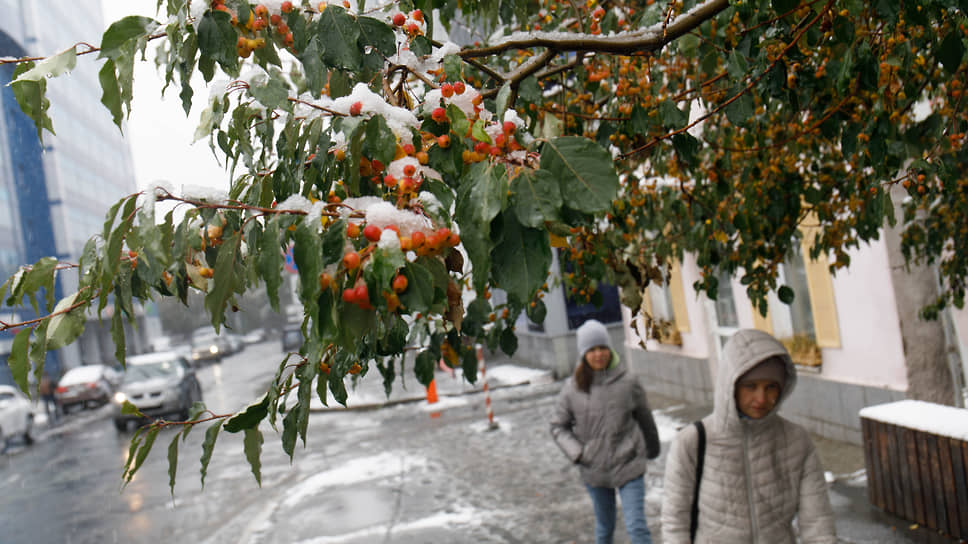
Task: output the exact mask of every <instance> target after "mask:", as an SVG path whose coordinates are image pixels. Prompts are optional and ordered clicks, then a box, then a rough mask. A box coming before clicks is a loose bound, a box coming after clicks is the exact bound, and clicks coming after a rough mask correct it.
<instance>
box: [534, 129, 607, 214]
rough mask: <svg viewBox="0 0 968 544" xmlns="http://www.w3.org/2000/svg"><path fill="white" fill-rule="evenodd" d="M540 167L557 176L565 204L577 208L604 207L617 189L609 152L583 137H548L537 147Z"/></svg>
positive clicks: (596, 210)
mask: <svg viewBox="0 0 968 544" xmlns="http://www.w3.org/2000/svg"><path fill="white" fill-rule="evenodd" d="M541 169H542V170H547V171H548V172H549V173H551V175H552V176H554V177H556V178H557V179H558V186H559V187H560V188H561V196H562V198H563V200H564V203H565V205H566V206H568V207H570V208H572V209H575V210H578V211H580V212H585V213H595V212H602V211H605V210H606V209H608V207H609V206H611V205H612V199H614V198H615V195H616V194H617V193H618V186H619V184H618V175H617V174H616V173H615V166H614V164H613V163H612V157H611V155H609V153H608V151H606V150H605V149H604V148H602V147H601V146H600V145H598V144H596V143H595V142H593V141H591V140H589V139H587V138H581V137H577V136H564V137H561V138H554V139H552V140H550V141H548V142H547V143H546V144H545V145H544V146H543V147H542V150H541Z"/></svg>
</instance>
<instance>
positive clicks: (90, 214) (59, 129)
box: [0, 0, 137, 381]
mask: <svg viewBox="0 0 968 544" xmlns="http://www.w3.org/2000/svg"><path fill="white" fill-rule="evenodd" d="M103 31H104V21H103V20H102V15H101V2H100V0H77V1H74V2H71V3H70V7H69V8H67V7H66V6H65V8H63V9H62V8H59V9H50V8H49V7H45V6H44V5H42V4H40V3H36V2H13V1H11V0H0V56H3V57H17V58H20V57H24V56H48V55H52V54H56V53H58V52H60V51H63V50H64V48H65V47H67V46H69V45H71V44H74V43H78V42H86V43H91V44H95V45H96V44H98V43H100V39H101V34H102V33H103ZM83 50H84V46H83V45H82V46H79V47H78V52H82V51H83ZM100 66H101V62H95V61H94V55H90V56H83V57H79V58H78V62H77V66H76V68H75V69H74V70H73V71H72V72H71V73H70V74H66V75H63V76H61V77H58V78H54V79H51V80H48V83H47V96H48V98H49V100H50V103H51V105H50V110H49V115H50V117H51V119H52V121H53V126H54V130H55V131H56V133H57V134H56V136H55V135H52V134H50V133H47V132H45V133H44V135H43V141H41V140H39V139H38V137H37V131H36V128H35V127H34V125H33V122H32V121H31V120H30V119H29V118H28V117H27V116H25V115H24V114H23V113H22V112H21V111H20V108H19V107H18V105H17V103H16V100H15V99H14V96H13V93H12V91H11V89H10V87H8V86H6V84H7V83H9V81H10V80H11V78H12V76H13V70H14V66H13V65H12V64H7V65H2V66H0V79H2V81H0V83H2V84H3V85H4V86H3V87H2V103H3V109H2V115H0V273H2V277H3V280H0V281H5V280H6V278H8V277H9V276H10V275H11V274H12V273H13V272H15V271H16V269H17V267H18V266H20V265H22V264H29V263H34V262H36V261H37V260H38V259H40V258H42V257H46V256H53V257H56V258H58V259H60V260H63V261H67V262H74V263H76V262H77V260H78V259H79V256H80V254H81V251H82V249H83V247H84V244H85V243H86V242H87V240H88V239H89V238H90V237H91V236H92V235H93V234H94V233H97V232H100V230H101V229H102V227H103V224H104V215H105V212H106V211H107V210H108V209H109V208H110V206H111V205H112V204H114V203H115V202H116V201H117V200H118V199H120V198H122V197H123V196H126V195H129V194H131V193H134V192H135V191H136V190H137V185H136V182H135V178H134V169H133V166H132V161H131V154H130V151H129V149H128V144H127V142H126V141H125V140H124V138H123V135H122V133H121V131H120V130H119V129H118V127H117V126H116V125H114V124H113V123H112V121H111V116H110V115H109V114H108V112H107V111H106V110H105V108H104V106H103V105H101V103H100V97H101V88H100V84H99V82H98V76H97V71H98V69H99V68H100ZM76 288H77V285H76V278H74V277H72V276H71V275H70V274H69V273H68V274H60V275H59V278H58V283H57V287H56V290H57V293H56V294H57V295H58V296H63V295H65V294H69V293H71V292H73V291H74V290H76ZM0 313H2V314H3V316H4V318H5V320H7V319H9V320H11V321H14V322H19V321H24V320H26V319H30V318H32V317H36V316H34V315H33V313H32V310H30V309H29V308H27V309H23V308H16V309H11V308H7V307H0ZM87 329H88V330H87V332H86V333H85V335H84V336H83V337H82V338H81V340H80V341H79V342H77V343H76V344H74V345H71V346H68V347H66V348H64V349H62V350H59V351H58V352H57V353H52V354H50V355H49V359H48V362H47V365H49V368H51V369H52V370H54V372H62V371H63V370H64V369H66V368H69V367H73V366H77V365H80V364H84V363H102V362H110V360H111V359H113V357H112V356H110V355H109V354H112V353H113V351H114V350H113V346H112V345H111V340H110V335H109V334H106V331H101V330H100V327H99V326H98V325H97V321H96V319H95V318H94V317H93V316H92V321H90V322H89V326H88V327H87ZM12 338H13V334H12V333H11V331H8V332H6V333H0V358H4V359H5V357H4V355H5V354H6V353H8V352H9V349H10V342H11V341H12ZM136 342H137V339H136ZM136 345H137V344H136ZM8 380H9V371H8V370H7V367H6V365H3V366H2V368H0V381H8Z"/></svg>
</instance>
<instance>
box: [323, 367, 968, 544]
mask: <svg viewBox="0 0 968 544" xmlns="http://www.w3.org/2000/svg"><path fill="white" fill-rule="evenodd" d="M487 359H488V360H490V361H491V362H490V363H489V364H488V366H487V368H486V372H485V374H484V375H483V376H481V375H480V374H479V380H478V382H477V383H476V384H470V383H468V382H466V380H464V379H463V377H462V376H461V374H460V372H459V371H458V372H457V373H456V374H452V373H449V372H446V371H442V370H441V369H438V371H437V372H436V378H435V383H436V388H437V394H438V401H437V403H435V404H431V403H429V402H427V390H426V389H425V388H424V387H422V386H421V385H420V384H419V383H417V382H416V381H415V380H413V379H412V378H411V383H409V384H406V387H401V386H400V382H399V378H398V381H397V382H395V385H394V389H393V392H392V393H391V395H390V396H389V397H388V396H387V395H386V394H385V392H384V390H383V385H382V382H381V381H380V380H379V379H373V378H374V376H370V377H369V378H368V379H363V380H359V383H358V384H356V385H355V386H354V387H352V388H350V387H348V390H349V398H348V400H347V406H345V407H344V406H341V405H338V404H336V403H332V402H331V406H329V407H324V406H322V404H319V403H318V400H316V404H314V405H313V409H314V411H327V410H345V409H348V410H354V409H357V410H359V409H377V408H381V407H386V406H391V405H396V404H401V403H423V404H422V405H423V409H424V410H425V411H428V412H431V413H432V412H434V411H435V410H436V411H440V410H446V409H447V408H448V407H450V406H452V405H456V404H455V403H457V402H458V401H457V400H456V399H457V398H458V397H460V396H463V395H468V394H479V393H481V392H482V390H483V378H485V377H486V379H487V383H488V389H489V390H491V391H495V390H498V389H501V388H505V387H514V386H527V385H541V386H543V387H541V390H543V391H545V393H544V394H548V395H552V394H554V393H556V392H557V390H558V388H559V387H560V385H561V383H563V382H561V383H558V384H554V382H555V380H554V377H553V376H552V374H551V372H550V371H547V370H543V369H536V368H531V367H528V366H526V365H524V364H521V362H519V361H514V360H511V359H509V358H506V357H503V356H501V355H495V354H488V356H487ZM549 384H550V385H549ZM649 402H650V404H651V406H652V408H653V410H655V411H659V412H661V413H662V414H663V416H665V417H667V418H668V419H669V420H670V421H672V422H673V423H672V424H673V425H675V427H677V428H681V427H682V426H683V425H686V424H688V423H690V422H692V421H694V420H696V419H699V418H701V417H703V416H704V415H706V414H708V413H709V412H710V411H711V409H712V407H711V406H702V405H695V404H689V403H686V402H684V401H681V400H678V399H672V398H667V397H662V396H660V395H656V394H650V395H649ZM542 438H544V437H542ZM669 438H670V437H668V436H666V437H663V441H664V442H667V441H668V439H669ZM813 440H814V442H815V444H816V446H817V449H818V453H819V455H820V458H821V461H822V463H823V466H824V469H825V471H826V473H827V481H828V482H829V483H830V500H831V503H832V505H833V508H834V512H835V515H836V518H837V532H838V540H839V541H840V542H844V543H850V544H868V543H869V544H875V543H877V544H881V543H884V544H951V543H954V542H959V541H958V540H956V539H952V538H951V537H948V536H946V535H943V534H939V533H937V532H935V531H933V530H930V529H927V528H924V527H920V526H918V525H917V524H916V523H914V522H911V521H907V520H904V519H901V518H898V517H895V516H893V515H891V514H888V513H886V512H884V511H882V510H880V509H878V508H876V507H874V506H873V505H871V504H870V502H869V501H868V499H867V479H866V470H865V465H864V452H863V449H862V448H861V447H860V446H857V445H854V444H849V443H845V442H839V441H835V440H830V439H826V438H823V437H821V436H817V435H814V436H813ZM667 449H668V444H667V443H666V444H664V445H663V455H662V456H661V457H660V458H659V459H658V461H657V463H656V464H657V465H659V466H660V467H664V465H665V451H667ZM652 473H653V474H652V476H653V477H654V476H655V475H656V473H661V471H660V470H652ZM649 483H650V485H653V486H655V485H661V478H659V479H655V478H652V479H651V480H650V482H649ZM649 510H651V511H650V512H649V524H650V525H651V526H653V533H656V532H658V531H657V528H658V500H657V499H656V498H655V497H654V496H653V497H651V498H650V505H649ZM619 532H621V531H619ZM657 542H660V541H658V540H657ZM960 542H964V541H963V540H962V541H960Z"/></svg>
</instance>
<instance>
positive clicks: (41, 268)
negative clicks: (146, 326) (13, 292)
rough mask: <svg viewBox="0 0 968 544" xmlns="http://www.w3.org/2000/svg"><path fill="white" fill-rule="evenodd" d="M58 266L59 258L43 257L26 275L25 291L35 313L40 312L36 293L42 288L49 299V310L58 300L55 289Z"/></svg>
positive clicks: (23, 286) (23, 285)
mask: <svg viewBox="0 0 968 544" xmlns="http://www.w3.org/2000/svg"><path fill="white" fill-rule="evenodd" d="M56 268H57V259H55V258H53V257H41V258H40V259H39V260H38V261H37V262H36V263H34V264H33V266H31V267H30V270H29V271H28V272H27V273H26V275H25V276H24V280H23V283H22V284H21V285H22V288H23V293H24V294H26V295H27V297H28V298H29V299H30V303H31V306H33V309H34V312H35V313H40V312H39V310H38V308H37V300H36V298H35V295H36V293H37V291H38V290H40V289H41V288H42V289H44V296H45V298H46V299H47V305H46V307H47V311H48V312H49V311H51V308H52V307H53V306H54V301H55V300H56V294H55V289H54V277H55V271H56Z"/></svg>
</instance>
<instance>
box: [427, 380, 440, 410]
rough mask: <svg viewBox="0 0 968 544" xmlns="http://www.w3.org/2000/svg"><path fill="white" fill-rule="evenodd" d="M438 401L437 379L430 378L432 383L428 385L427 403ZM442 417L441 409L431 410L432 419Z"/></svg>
mask: <svg viewBox="0 0 968 544" xmlns="http://www.w3.org/2000/svg"><path fill="white" fill-rule="evenodd" d="M436 403H437V380H430V384H429V385H428V386H427V404H436ZM439 417H440V410H434V411H433V412H430V419H437V418H439Z"/></svg>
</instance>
